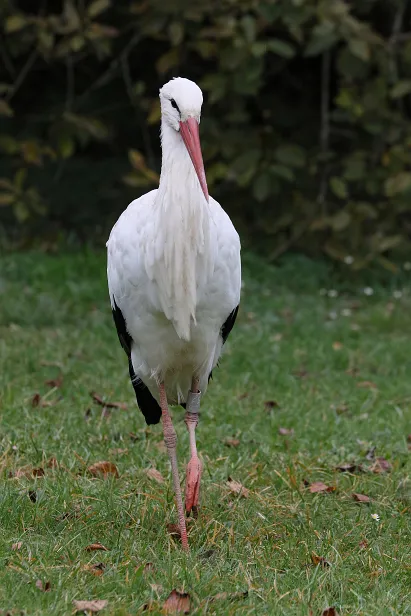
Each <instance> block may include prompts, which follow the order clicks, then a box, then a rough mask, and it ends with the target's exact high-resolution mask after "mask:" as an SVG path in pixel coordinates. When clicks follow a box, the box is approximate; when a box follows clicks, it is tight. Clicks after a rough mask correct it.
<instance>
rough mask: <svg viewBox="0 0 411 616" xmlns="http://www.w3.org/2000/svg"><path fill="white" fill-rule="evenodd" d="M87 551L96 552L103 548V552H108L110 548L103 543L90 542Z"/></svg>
mask: <svg viewBox="0 0 411 616" xmlns="http://www.w3.org/2000/svg"><path fill="white" fill-rule="evenodd" d="M85 549H86V552H96V551H97V550H102V551H103V552H108V548H106V546H105V545H103V544H102V543H99V542H97V543H90V545H88V546H87V547H86V548H85Z"/></svg>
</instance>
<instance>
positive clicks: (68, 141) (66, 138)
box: [57, 133, 75, 159]
mask: <svg viewBox="0 0 411 616" xmlns="http://www.w3.org/2000/svg"><path fill="white" fill-rule="evenodd" d="M57 149H58V152H59V154H60V156H61V157H62V158H64V159H67V158H70V157H71V156H73V154H74V150H75V143H74V139H73V138H72V137H71V136H70V135H68V134H64V133H63V134H61V135H59V136H58V137H57Z"/></svg>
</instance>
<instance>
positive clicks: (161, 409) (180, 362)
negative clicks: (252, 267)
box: [107, 78, 241, 547]
mask: <svg viewBox="0 0 411 616" xmlns="http://www.w3.org/2000/svg"><path fill="white" fill-rule="evenodd" d="M160 100H161V106H162V127H161V135H162V149H163V161H162V169H161V178H160V185H159V188H158V190H153V191H151V192H149V193H147V194H146V195H143V196H142V197H140V199H137V200H135V201H133V202H132V203H131V204H130V205H129V206H128V208H127V209H126V210H125V211H124V212H123V214H122V215H121V216H120V218H119V220H118V221H117V223H116V224H115V226H114V227H113V230H112V232H111V234H110V238H109V240H108V242H107V247H108V282H109V292H110V299H111V305H112V309H113V315H114V319H115V323H116V326H117V331H118V334H119V338H120V341H121V343H122V345H123V348H124V349H125V351H126V353H127V355H128V357H129V369H130V376H131V379H132V382H133V386H134V389H135V392H136V397H137V402H138V405H139V407H140V409H141V410H142V412H143V414H144V416H145V419H146V421H147V423H158V422H159V421H160V418H162V419H163V428H164V436H165V441H166V445H167V448H168V450H169V454H170V459H171V463H172V471H173V479H174V487H175V490H176V496H177V507H178V512H179V523H180V527H181V531H182V539H183V545H184V546H185V547H186V539H185V537H186V535H185V522H184V517H183V519H181V517H182V505H181V493H180V494H179V482H178V472H177V461H176V456H175V442H176V437H175V432H174V429H173V427H172V424H171V420H170V417H169V414H168V407H167V401H168V403H170V404H178V403H179V404H187V413H186V424H187V427H188V429H189V431H190V447H191V454H192V459H191V461H190V464H189V468H188V478H187V481H188V483H187V491H186V510H187V511H190V510H191V508H192V507H193V506H197V502H198V486H199V481H200V475H201V465H200V462H199V460H198V457H197V451H196V447H195V437H194V430H195V426H196V425H197V421H198V406H199V398H200V391H201V392H202V393H204V392H205V390H206V388H207V384H208V380H209V375H210V374H211V371H212V370H213V368H214V367H215V365H216V363H217V361H218V359H219V356H220V354H221V350H222V346H223V344H224V342H225V339H226V337H227V336H228V334H229V332H230V330H231V328H232V326H233V324H234V321H235V317H236V315H237V309H238V304H239V300H240V286H241V265H240V242H239V238H238V234H237V232H236V231H235V229H234V227H233V225H232V223H231V221H230V219H229V217H228V216H227V214H226V213H225V212H224V210H223V209H222V208H221V207H220V205H219V204H218V203H217V202H216V201H215V200H214V199H212V198H209V197H208V191H207V185H206V180H205V175H204V167H203V164H202V158H201V150H200V144H199V137H198V123H199V119H200V111H201V103H202V95H201V90H200V89H199V88H198V87H197V86H196V85H195V84H194V83H193V82H190V81H188V80H186V79H180V78H179V79H175V80H173V81H171V82H169V83H168V84H166V85H165V86H164V87H163V88H162V90H161V91H160ZM190 159H191V160H190ZM189 392H191V393H189ZM190 482H191V485H190ZM179 501H180V502H179Z"/></svg>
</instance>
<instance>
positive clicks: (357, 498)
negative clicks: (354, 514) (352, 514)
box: [352, 492, 371, 503]
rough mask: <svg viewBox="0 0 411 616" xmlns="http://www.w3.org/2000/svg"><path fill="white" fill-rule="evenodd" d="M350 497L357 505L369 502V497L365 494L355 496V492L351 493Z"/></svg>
mask: <svg viewBox="0 0 411 616" xmlns="http://www.w3.org/2000/svg"><path fill="white" fill-rule="evenodd" d="M352 497H353V499H354V500H355V501H357V503H369V502H370V501H371V499H370V497H369V496H367V495H366V494H357V492H353V495H352Z"/></svg>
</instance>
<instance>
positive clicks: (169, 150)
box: [156, 121, 207, 216]
mask: <svg viewBox="0 0 411 616" xmlns="http://www.w3.org/2000/svg"><path fill="white" fill-rule="evenodd" d="M161 147H162V152H163V157H162V163H161V176H160V186H159V190H158V198H157V199H156V202H157V203H158V204H159V203H160V201H161V207H162V209H163V210H164V211H165V210H169V209H172V208H173V206H174V205H176V204H177V205H178V207H179V208H181V214H182V215H183V216H184V215H189V214H190V210H191V209H192V208H195V209H196V210H197V213H198V210H201V209H203V208H204V207H206V205H207V202H206V200H205V197H204V194H203V192H202V190H201V187H200V183H199V181H198V178H197V175H196V172H195V169H194V166H193V163H192V162H191V159H190V156H189V154H188V152H187V149H186V146H185V145H184V142H183V139H182V137H181V135H180V133H179V132H178V131H176V130H174V129H173V128H171V126H169V125H168V124H167V122H165V121H163V122H162V123H161Z"/></svg>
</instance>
